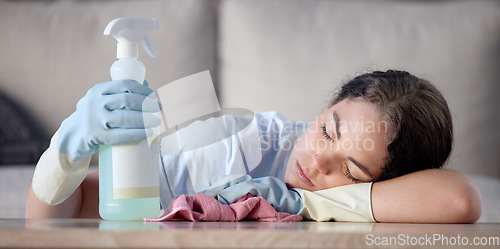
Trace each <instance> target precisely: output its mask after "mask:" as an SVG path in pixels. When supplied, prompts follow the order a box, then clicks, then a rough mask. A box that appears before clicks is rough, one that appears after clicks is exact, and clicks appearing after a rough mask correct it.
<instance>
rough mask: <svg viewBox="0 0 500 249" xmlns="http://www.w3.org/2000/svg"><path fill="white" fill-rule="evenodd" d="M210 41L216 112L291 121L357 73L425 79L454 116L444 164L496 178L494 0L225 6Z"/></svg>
mask: <svg viewBox="0 0 500 249" xmlns="http://www.w3.org/2000/svg"><path fill="white" fill-rule="evenodd" d="M218 44H219V45H218V48H219V77H220V89H221V96H220V99H221V101H222V105H223V106H225V107H244V108H248V109H250V110H252V111H255V112H260V111H266V110H279V111H281V112H282V113H284V114H285V116H287V117H288V118H290V119H295V120H302V121H310V120H312V119H313V118H314V117H315V116H316V115H318V114H319V113H321V111H322V110H323V108H325V107H326V105H327V102H328V100H329V99H330V98H331V96H332V94H333V92H334V91H335V90H336V89H337V88H338V86H339V85H340V84H341V83H343V82H345V81H346V80H348V79H349V78H351V77H353V76H355V75H357V74H359V73H365V72H368V71H371V70H386V69H391V68H394V69H403V70H407V71H410V72H411V73H413V74H415V75H417V76H420V77H423V78H425V79H428V80H429V81H431V82H433V83H434V84H435V85H436V86H437V87H438V88H439V89H440V90H441V91H442V93H443V94H444V96H445V98H446V99H447V101H448V104H449V106H450V109H451V112H452V116H453V121H454V127H455V144H454V151H453V153H452V156H451V159H450V161H449V164H448V166H447V167H448V168H453V169H459V170H462V171H465V172H469V173H480V174H486V175H494V176H497V177H500V132H498V131H497V129H498V127H500V115H499V114H500V112H499V107H500V98H499V96H500V84H499V80H500V2H499V1H474V0H472V1H322V0H320V1H309V0H274V1H252V0H229V1H223V2H222V3H221V6H220V13H219V40H218Z"/></svg>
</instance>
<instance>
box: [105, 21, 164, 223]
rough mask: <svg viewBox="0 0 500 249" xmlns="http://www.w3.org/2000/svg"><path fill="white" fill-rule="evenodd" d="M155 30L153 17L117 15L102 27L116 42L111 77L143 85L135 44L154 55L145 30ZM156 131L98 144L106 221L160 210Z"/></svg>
mask: <svg viewBox="0 0 500 249" xmlns="http://www.w3.org/2000/svg"><path fill="white" fill-rule="evenodd" d="M156 29H159V24H158V21H157V20H156V19H143V18H117V19H115V20H113V21H111V22H110V23H109V24H108V26H107V27H106V29H105V30H104V34H105V35H111V36H113V38H115V39H116V40H117V41H118V44H117V58H118V59H117V60H116V61H115V62H114V63H113V65H112V66H111V68H110V72H111V78H112V80H120V79H133V80H136V81H137V82H139V83H141V84H143V82H144V79H145V76H146V67H145V66H144V64H143V63H142V62H141V61H139V60H138V50H139V49H138V43H139V42H142V45H143V46H144V49H145V50H146V52H147V53H148V54H149V55H150V56H151V57H156V55H155V52H154V50H153V47H152V45H151V40H150V39H149V34H148V32H149V31H150V30H156ZM157 136H158V131H157V130H156V131H155V135H153V136H152V137H150V138H148V139H144V140H141V141H137V142H133V143H128V144H120V145H100V146H99V214H100V215H101V217H102V218H103V219H106V220H142V219H143V218H146V217H156V216H158V215H159V213H160V198H159V175H158V174H159V173H158V171H159V170H158V160H159V159H158V158H159V157H158V150H157V148H158V143H157Z"/></svg>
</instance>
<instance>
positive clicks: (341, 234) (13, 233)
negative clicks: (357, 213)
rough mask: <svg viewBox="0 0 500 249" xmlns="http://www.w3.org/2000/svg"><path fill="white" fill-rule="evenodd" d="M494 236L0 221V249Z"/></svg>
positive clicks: (440, 227)
mask: <svg viewBox="0 0 500 249" xmlns="http://www.w3.org/2000/svg"><path fill="white" fill-rule="evenodd" d="M499 240H500V224H498V223H478V224H463V225H462V224H460V225H448V224H388V223H385V224H384V223H378V224H373V223H345V222H298V223H264V222H163V223H144V222H113V221H103V220H90V219H88V220H83V219H43V220H25V219H0V247H1V248H333V247H335V248H381V247H389V248H395V247H405V248H420V247H425V248H500V241H499ZM465 243H466V245H464V244H465ZM474 243H479V244H481V243H482V244H485V245H477V246H471V245H474Z"/></svg>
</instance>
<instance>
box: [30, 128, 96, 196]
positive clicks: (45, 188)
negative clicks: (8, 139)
mask: <svg viewBox="0 0 500 249" xmlns="http://www.w3.org/2000/svg"><path fill="white" fill-rule="evenodd" d="M56 144H57V132H56V133H55V134H54V136H53V137H52V139H51V141H50V146H49V148H48V149H47V150H46V151H45V152H44V153H43V154H42V156H41V157H40V160H38V163H37V165H36V168H35V173H34V174H33V181H32V183H31V185H32V188H33V192H35V194H36V196H37V197H38V199H40V200H41V201H42V202H44V203H45V204H48V205H57V204H59V203H61V202H63V201H65V200H66V199H67V198H68V197H70V196H71V194H72V193H73V192H74V191H75V190H76V189H77V188H78V186H80V184H81V183H82V181H83V180H84V179H85V176H87V171H88V166H89V164H90V158H91V157H90V156H89V157H85V158H83V159H82V160H80V161H78V162H74V161H72V160H71V159H70V158H69V156H68V155H66V154H62V153H59V151H58V150H57V148H56Z"/></svg>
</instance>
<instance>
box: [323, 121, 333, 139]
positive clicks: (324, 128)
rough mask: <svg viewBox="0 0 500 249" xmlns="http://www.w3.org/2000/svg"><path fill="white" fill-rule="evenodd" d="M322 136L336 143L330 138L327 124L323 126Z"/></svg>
mask: <svg viewBox="0 0 500 249" xmlns="http://www.w3.org/2000/svg"><path fill="white" fill-rule="evenodd" d="M321 135H322V136H323V138H324V139H326V140H329V141H331V142H334V141H335V140H334V139H333V138H332V137H330V135H328V132H327V131H326V125H325V124H321Z"/></svg>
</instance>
